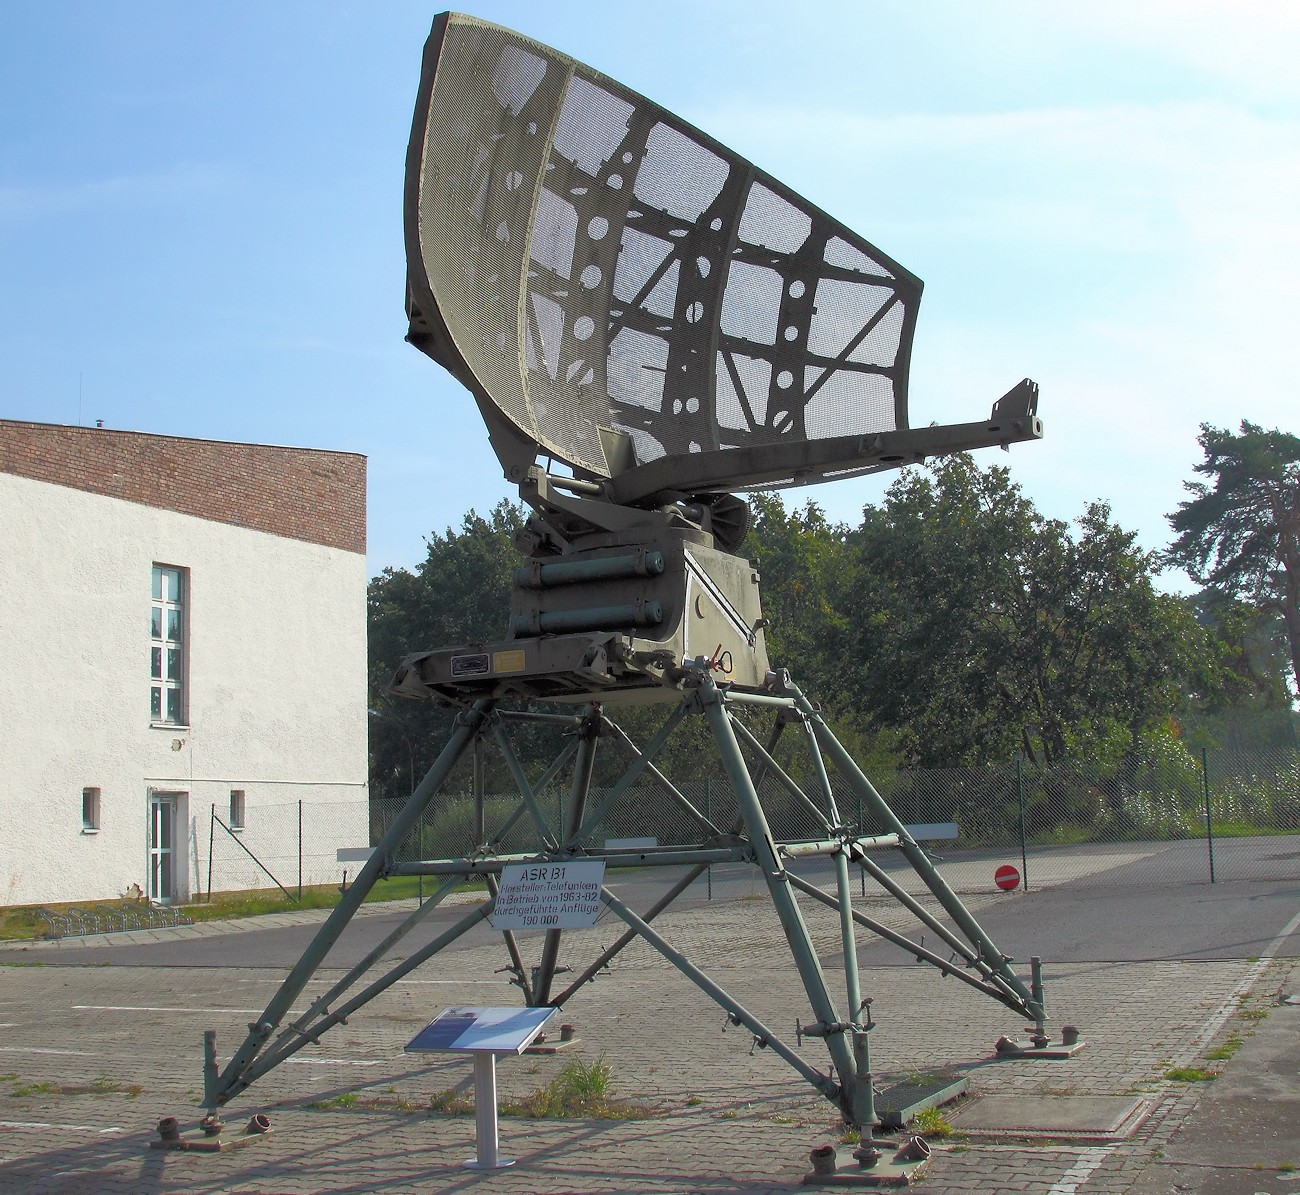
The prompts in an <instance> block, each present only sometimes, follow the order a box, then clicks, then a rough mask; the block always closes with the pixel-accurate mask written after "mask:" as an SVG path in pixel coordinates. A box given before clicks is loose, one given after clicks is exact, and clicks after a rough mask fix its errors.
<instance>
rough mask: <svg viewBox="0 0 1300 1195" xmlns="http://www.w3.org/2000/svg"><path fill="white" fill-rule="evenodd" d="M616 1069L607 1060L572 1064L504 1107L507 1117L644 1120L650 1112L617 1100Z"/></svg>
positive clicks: (502, 1108)
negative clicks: (530, 1092) (544, 1084)
mask: <svg viewBox="0 0 1300 1195" xmlns="http://www.w3.org/2000/svg"><path fill="white" fill-rule="evenodd" d="M613 1084H614V1068H613V1067H612V1066H610V1064H609V1063H608V1062H606V1061H605V1060H604V1059H603V1058H598V1059H596V1061H595V1062H589V1063H584V1062H581V1061H579V1060H577V1059H575V1060H574V1061H572V1062H570V1063H568V1064H567V1065H566V1066H565V1067H564V1069H563V1070H562V1071H560V1073H559V1074H558V1075H556V1077H555V1078H554V1079H552V1080H551V1081H550V1082H549V1083H548V1084H546V1086H545V1087H541V1088H539V1089H538V1090H537V1091H535V1092H533V1093H532V1095H528V1096H525V1097H524V1098H523V1099H522V1100H512V1101H507V1102H506V1103H504V1104H502V1106H501V1112H502V1114H503V1115H505V1116H530V1117H534V1118H543V1117H545V1118H564V1117H584V1118H589V1119H593V1120H642V1119H644V1118H645V1117H647V1116H649V1115H650V1112H649V1109H647V1108H645V1107H643V1106H642V1105H639V1104H629V1103H627V1102H626V1101H624V1100H618V1099H615V1098H613Z"/></svg>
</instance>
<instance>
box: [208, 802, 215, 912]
mask: <svg viewBox="0 0 1300 1195" xmlns="http://www.w3.org/2000/svg"><path fill="white" fill-rule="evenodd" d="M216 831H217V805H216V802H215V801H214V802H213V803H212V812H211V814H210V816H209V818H208V904H211V903H212V836H213V835H214V834H215V833H216Z"/></svg>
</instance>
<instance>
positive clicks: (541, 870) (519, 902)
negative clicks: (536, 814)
mask: <svg viewBox="0 0 1300 1195" xmlns="http://www.w3.org/2000/svg"><path fill="white" fill-rule="evenodd" d="M604 879H605V861H604V860H603V859H595V860H592V859H583V860H580V861H578V862H574V863H509V864H507V865H506V866H505V867H504V868H502V870H501V888H500V891H499V892H498V893H497V902H496V909H495V911H494V912H493V914H492V925H493V926H494V927H495V928H496V929H510V930H530V929H532V930H538V929H586V928H588V927H590V926H593V925H595V924H596V916H597V914H599V912H600V886H601V884H602V883H603V882H604Z"/></svg>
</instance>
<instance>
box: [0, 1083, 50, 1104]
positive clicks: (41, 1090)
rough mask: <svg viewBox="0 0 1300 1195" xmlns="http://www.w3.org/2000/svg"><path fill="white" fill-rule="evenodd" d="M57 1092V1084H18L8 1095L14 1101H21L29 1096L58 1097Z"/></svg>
mask: <svg viewBox="0 0 1300 1195" xmlns="http://www.w3.org/2000/svg"><path fill="white" fill-rule="evenodd" d="M59 1092H60V1089H59V1085H58V1084H57V1083H18V1084H17V1085H16V1086H15V1087H14V1088H13V1090H12V1091H10V1093H9V1094H10V1095H11V1096H13V1097H14V1099H16V1100H21V1099H26V1098H27V1097H28V1096H29V1095H58V1094H59Z"/></svg>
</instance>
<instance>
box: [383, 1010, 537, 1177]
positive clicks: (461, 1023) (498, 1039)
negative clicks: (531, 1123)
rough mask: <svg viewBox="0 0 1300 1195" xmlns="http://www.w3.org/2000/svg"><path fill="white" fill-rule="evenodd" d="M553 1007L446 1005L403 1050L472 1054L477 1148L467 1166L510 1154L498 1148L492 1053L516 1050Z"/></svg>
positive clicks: (504, 1162) (492, 1165)
mask: <svg viewBox="0 0 1300 1195" xmlns="http://www.w3.org/2000/svg"><path fill="white" fill-rule="evenodd" d="M558 1011H559V1010H558V1009H555V1008H448V1009H445V1010H444V1011H442V1012H440V1013H439V1014H438V1015H437V1016H436V1017H434V1019H433V1020H432V1021H430V1022H429V1023H428V1024H427V1025H426V1026H425V1027H424V1028H423V1029H421V1030H420V1032H419V1033H417V1034H416V1035H415V1036H414V1037H413V1038H411V1040H410V1041H409V1042H407V1043H406V1051H407V1053H409V1054H437V1053H450V1054H472V1055H473V1056H474V1135H475V1141H476V1143H477V1146H478V1152H477V1153H476V1154H475V1155H474V1157H472V1158H470V1159H469V1160H468V1161H467V1162H466V1163H465V1168H466V1169H467V1170H499V1169H501V1168H502V1167H505V1166H513V1165H514V1164H515V1160H514V1158H504V1157H502V1156H501V1155H500V1153H499V1152H498V1145H499V1140H498V1131H497V1055H499V1054H522V1053H523V1052H524V1051H525V1050H526V1049H527V1048H528V1047H529V1046H530V1045H531V1044H532V1043H533V1041H534V1040H535V1039H536V1037H537V1035H538V1034H539V1033H541V1031H542V1027H543V1026H544V1025H545V1024H546V1022H547V1021H548V1020H550V1019H551V1017H553V1016H554V1015H555V1014H556V1012H558Z"/></svg>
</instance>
